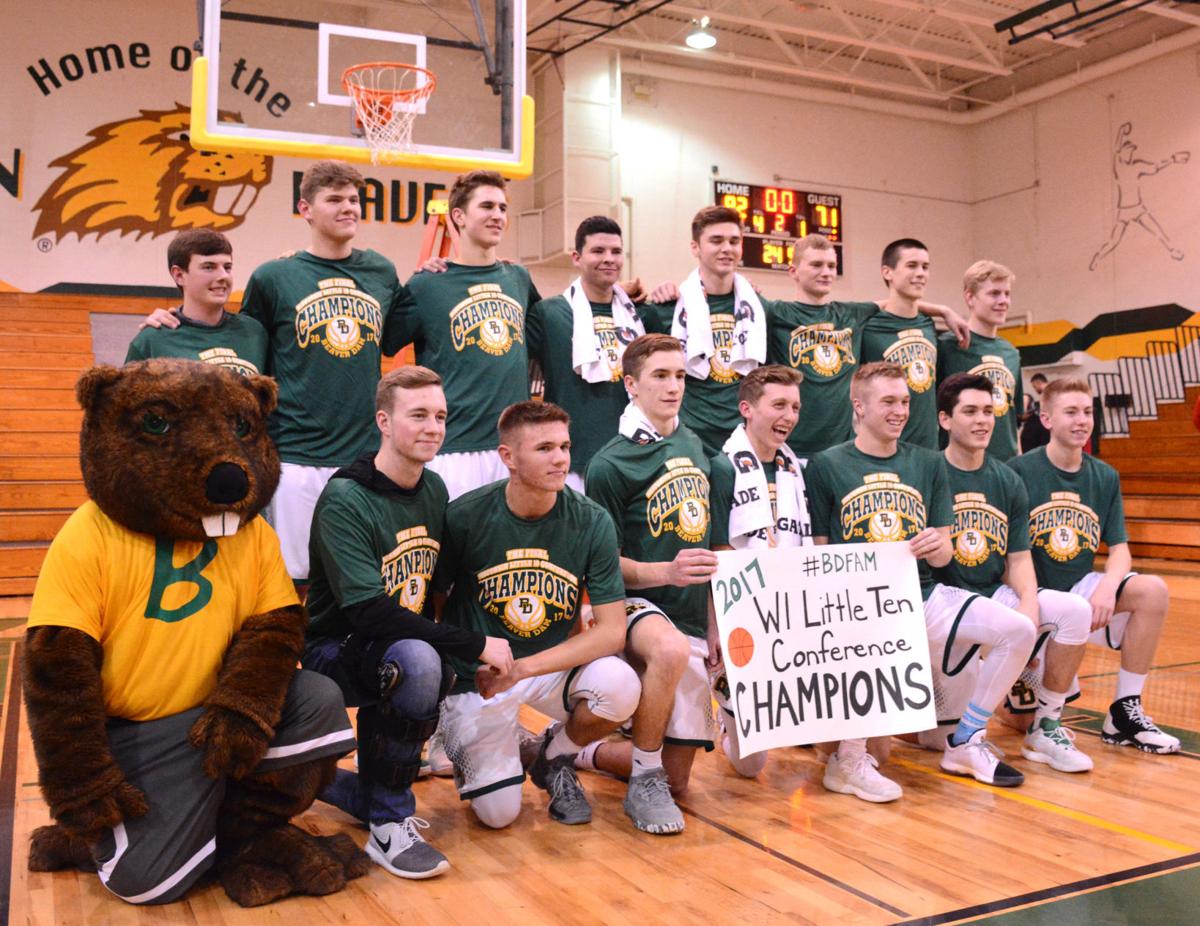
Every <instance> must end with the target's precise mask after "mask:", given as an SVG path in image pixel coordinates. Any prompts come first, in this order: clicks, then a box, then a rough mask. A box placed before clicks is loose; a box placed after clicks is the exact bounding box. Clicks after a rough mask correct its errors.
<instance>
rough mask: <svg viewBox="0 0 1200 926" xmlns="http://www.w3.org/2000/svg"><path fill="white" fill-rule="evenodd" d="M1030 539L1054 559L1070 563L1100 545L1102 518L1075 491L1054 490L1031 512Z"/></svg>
mask: <svg viewBox="0 0 1200 926" xmlns="http://www.w3.org/2000/svg"><path fill="white" fill-rule="evenodd" d="M1029 542H1030V543H1031V544H1032V545H1033V546H1035V547H1038V548H1040V549H1042V550H1043V551H1045V553H1046V555H1047V556H1049V557H1050V558H1051V559H1052V560H1055V561H1056V562H1059V563H1068V562H1070V561H1071V560H1073V559H1075V557H1077V556H1079V554H1080V553H1084V552H1088V553H1095V552H1096V551H1097V550H1099V549H1100V518H1099V517H1098V516H1097V514H1096V512H1095V511H1093V510H1092V509H1091V508H1089V507H1088V506H1087V505H1085V504H1084V503H1083V501H1082V500H1081V499H1080V497H1079V494H1078V493H1076V492H1051V493H1050V501H1048V502H1046V503H1045V504H1042V505H1038V506H1037V507H1036V508H1034V509H1033V510H1032V511H1031V512H1030V513H1029Z"/></svg>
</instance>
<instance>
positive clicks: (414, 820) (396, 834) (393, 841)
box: [367, 817, 450, 880]
mask: <svg viewBox="0 0 1200 926" xmlns="http://www.w3.org/2000/svg"><path fill="white" fill-rule="evenodd" d="M419 829H422V830H426V829H429V823H428V822H426V821H425V820H422V819H421V818H420V817H408V818H406V819H404V820H401V821H399V822H398V823H372V824H371V835H370V837H369V838H368V839H367V855H369V856H370V857H371V859H372V860H373V861H374V862H375V863H376V864H378V865H381V866H383V867H384V868H386V869H387V870H388V871H390V872H391V873H392V874H394V875H397V876H398V877H401V878H410V879H413V880H419V879H423V878H432V877H434V876H435V875H440V874H441V873H442V872H444V871H447V870H449V868H450V862H449V860H447V858H446V856H444V855H442V853H441V852H439V851H438V850H437V849H435V848H434V847H433V846H431V845H430V844H429V843H427V842H426V841H425V839H424V837H422V836H421V834H420V832H418V830H419Z"/></svg>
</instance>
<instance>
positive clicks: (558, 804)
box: [529, 731, 592, 826]
mask: <svg viewBox="0 0 1200 926" xmlns="http://www.w3.org/2000/svg"><path fill="white" fill-rule="evenodd" d="M551 736H552V733H551V732H550V731H547V732H546V735H545V737H543V738H542V745H541V747H540V748H539V749H538V752H537V757H536V758H535V759H534V760H533V762H532V763H531V764H530V766H529V780H530V781H532V782H533V783H534V784H535V785H537V786H538V787H539V788H541V789H542V790H543V791H546V792H547V793H549V795H550V819H552V820H557V821H558V822H559V823H565V824H566V825H567V826H574V825H575V824H577V823H591V822H592V805H591V804H589V803H588V799H587V795H586V794H584V793H583V785H581V784H580V783H579V778H578V777H576V775H575V757H574V756H571V755H562V756H558V757H557V758H555V759H547V758H546V747H547V746H549V745H550V738H551Z"/></svg>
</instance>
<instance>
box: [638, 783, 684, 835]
mask: <svg viewBox="0 0 1200 926" xmlns="http://www.w3.org/2000/svg"><path fill="white" fill-rule="evenodd" d="M624 807H625V813H626V815H627V816H628V817H629V819H630V820H632V821H633V825H634V826H636V827H637V828H638V829H639V830H641V831H642V832H643V833H653V834H654V835H656V836H670V835H672V834H674V833H682V832H683V827H684V822H683V813H682V812H681V811H680V810H679V807H678V806H677V805H676V803H675V798H673V797H671V786H670V785H669V784H668V783H667V770H666V769H665V768H662V767H661V766H660V767H659V768H656V769H651V770H650V771H648V772H639V773H638V774H637V775H634V776H632V777H631V778H630V779H629V788H628V790H627V791H626V792H625V803H624Z"/></svg>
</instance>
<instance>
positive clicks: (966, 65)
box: [666, 3, 1012, 77]
mask: <svg viewBox="0 0 1200 926" xmlns="http://www.w3.org/2000/svg"><path fill="white" fill-rule="evenodd" d="M666 9H668V10H673V11H674V12H676V13H680V14H682V15H684V16H691V17H695V18H699V17H701V16H708V17H710V19H711V20H712V22H713V23H714V24H716V25H720V24H721V23H722V22H726V23H732V24H735V25H739V26H751V27H753V28H756V29H761V30H763V31H764V32H765V31H767V30H768V29H774V30H775V31H776V32H780V33H783V34H790V35H803V36H808V37H809V38H813V39H820V40H821V41H825V42H839V43H842V44H845V45H854V46H856V47H859V48H867V49H870V50H872V51H879V52H884V53H885V54H891V55H897V56H899V57H905V56H907V57H909V58H912V59H913V60H917V61H933V62H936V63H938V64H945V65H949V66H951V67H957V68H963V69H964V70H970V71H978V72H980V73H983V74H994V75H996V76H998V77H1009V76H1011V75H1012V70H1011V69H1010V68H1006V67H1003V66H1002V65H997V64H993V63H992V62H990V61H979V60H974V59H971V58H960V57H958V56H956V55H943V54H941V53H940V52H935V51H929V50H927V49H921V48H912V47H910V46H907V45H894V44H892V43H891V42H877V41H875V40H874V39H864V38H860V37H859V36H855V35H847V34H846V33H844V32H827V31H825V30H823V29H810V28H808V27H807V26H793V25H790V24H786V23H781V22H768V21H767V20H764V19H756V18H754V17H752V16H738V15H736V14H733V13H721V12H717V11H714V10H705V9H702V8H700V7H694V6H686V5H684V4H680V3H670V4H668V5H667V6H666ZM939 15H941V14H939Z"/></svg>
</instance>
